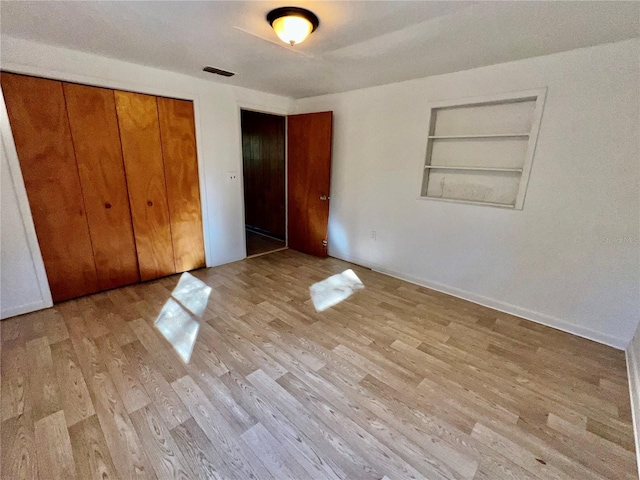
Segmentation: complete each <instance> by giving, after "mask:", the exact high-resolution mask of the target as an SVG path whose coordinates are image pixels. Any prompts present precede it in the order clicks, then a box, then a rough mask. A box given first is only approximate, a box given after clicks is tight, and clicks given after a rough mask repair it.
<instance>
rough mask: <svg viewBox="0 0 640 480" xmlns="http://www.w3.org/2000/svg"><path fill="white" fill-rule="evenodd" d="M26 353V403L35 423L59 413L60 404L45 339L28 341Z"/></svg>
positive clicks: (47, 343)
mask: <svg viewBox="0 0 640 480" xmlns="http://www.w3.org/2000/svg"><path fill="white" fill-rule="evenodd" d="M26 351H27V365H28V366H29V375H30V381H29V396H28V397H27V402H28V404H29V406H30V407H31V409H32V411H33V420H34V422H37V421H38V420H40V419H41V418H45V417H48V416H49V415H52V414H53V413H56V412H57V411H59V410H60V409H61V408H62V402H61V400H60V392H59V389H58V381H57V379H56V376H55V373H54V370H53V359H52V357H51V349H50V348H49V342H48V341H47V339H46V337H40V338H37V339H35V340H30V341H28V342H27V350H26ZM25 408H28V407H25Z"/></svg>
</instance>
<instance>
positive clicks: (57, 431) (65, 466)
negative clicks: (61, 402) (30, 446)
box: [34, 410, 77, 480]
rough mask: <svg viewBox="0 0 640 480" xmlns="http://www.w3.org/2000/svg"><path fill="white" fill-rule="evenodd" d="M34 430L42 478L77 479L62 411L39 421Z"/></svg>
mask: <svg viewBox="0 0 640 480" xmlns="http://www.w3.org/2000/svg"><path fill="white" fill-rule="evenodd" d="M34 429H35V437H36V451H37V454H38V470H39V472H40V476H41V477H43V476H44V477H47V478H55V479H58V478H59V479H68V480H73V479H75V478H77V477H76V465H75V462H74V460H73V450H72V448H71V439H70V438H69V431H68V430H67V420H66V419H65V418H64V412H63V411H62V410H60V411H58V412H56V413H53V414H51V415H49V416H47V417H44V418H41V419H40V420H37V421H36V422H35V425H34Z"/></svg>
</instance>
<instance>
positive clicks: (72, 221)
mask: <svg viewBox="0 0 640 480" xmlns="http://www.w3.org/2000/svg"><path fill="white" fill-rule="evenodd" d="M1 81H2V90H3V92H4V96H5V101H6V104H7V112H8V114H9V120H10V123H11V129H12V132H13V138H14V141H15V144H16V150H17V152H18V157H19V159H20V166H21V168H22V177H23V178H24V183H25V187H26V190H27V196H28V198H29V205H30V206H31V214H32V216H33V222H34V225H35V229H36V235H37V236H38V242H39V243H40V249H41V251H42V258H43V260H44V266H45V269H46V271H47V277H48V279H49V286H50V288H51V295H52V297H53V300H54V301H55V302H59V301H62V300H67V299H69V298H74V297H78V296H80V295H86V294H87V293H92V292H96V291H98V289H99V287H98V276H97V274H96V265H95V262H94V256H93V250H92V246H91V239H90V236H89V226H88V225H87V215H86V212H85V206H84V200H83V197H82V188H81V186H80V177H79V175H78V167H77V165H76V159H75V154H74V149H73V142H72V140H71V132H70V130H69V121H68V118H67V109H66V105H65V98H64V92H63V89H62V83H61V82H57V81H54V80H44V79H42V78H34V77H26V76H22V75H13V74H8V73H3V74H2V76H1Z"/></svg>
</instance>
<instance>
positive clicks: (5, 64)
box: [0, 37, 293, 318]
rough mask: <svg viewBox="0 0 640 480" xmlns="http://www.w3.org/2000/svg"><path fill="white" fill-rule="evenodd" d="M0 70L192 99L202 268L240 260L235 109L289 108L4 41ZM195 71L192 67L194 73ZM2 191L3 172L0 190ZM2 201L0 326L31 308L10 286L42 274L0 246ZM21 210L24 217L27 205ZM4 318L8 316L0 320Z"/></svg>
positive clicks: (10, 222)
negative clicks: (21, 308)
mask: <svg viewBox="0 0 640 480" xmlns="http://www.w3.org/2000/svg"><path fill="white" fill-rule="evenodd" d="M0 66H1V67H2V68H3V69H5V70H9V71H14V72H20V73H27V74H33V75H39V76H45V77H50V78H57V79H61V80H68V81H75V82H78V83H85V84H90V85H98V86H104V87H110V88H120V89H126V90H132V91H137V92H143V93H150V94H156V95H165V96H172V97H178V98H185V99H193V100H194V107H195V115H196V135H197V143H198V157H199V158H198V161H199V168H200V187H201V195H202V198H203V221H204V230H205V243H206V245H205V250H206V254H207V265H209V266H213V265H220V264H223V263H228V262H232V261H236V260H240V259H242V258H244V257H246V248H245V237H244V209H243V200H242V146H241V138H240V107H246V108H250V109H254V110H261V111H267V112H273V113H280V114H286V113H288V112H290V111H291V110H292V108H293V100H291V99H289V98H286V97H281V96H277V95H270V94H267V93H262V92H257V91H253V90H248V89H244V88H237V87H232V86H228V85H224V84H222V83H215V82H211V81H206V80H202V79H198V78H194V77H189V76H186V75H182V74H178V73H173V72H168V71H164V70H158V69H155V68H150V67H145V66H141V65H134V64H131V63H127V62H122V61H119V60H114V59H110V58H106V57H100V56H96V55H91V54H87V53H82V52H78V51H73V50H68V49H63V48H57V47H52V46H47V45H42V44H36V43H33V42H28V41H25V40H19V39H14V38H10V37H2V51H1V57H0ZM201 67H202V66H201V65H194V69H195V70H196V71H198V70H199V69H200V68H201ZM2 132H3V133H2V136H3V141H5V142H6V143H8V144H10V145H11V147H12V148H14V147H13V139H12V138H11V135H10V131H9V130H7V129H3V130H2ZM7 132H9V133H7ZM18 168H19V167H18ZM3 169H4V164H3ZM228 172H237V173H239V175H238V180H236V181H235V182H231V181H229V180H227V173H228ZM5 183H6V182H5V175H4V170H3V183H2V185H3V187H4V186H5ZM20 187H22V188H23V186H22V185H20ZM2 200H3V205H2V231H3V237H2V245H1V248H2V260H3V264H2V280H3V282H2V285H1V294H2V296H1V298H2V312H3V314H2V317H3V318H5V316H8V315H9V314H10V313H11V312H13V311H14V309H15V308H17V307H18V306H19V305H22V303H15V302H25V304H30V303H33V304H34V305H35V304H36V303H37V302H38V298H36V292H35V289H33V291H32V290H31V289H28V288H25V289H24V290H23V292H24V296H25V298H19V299H18V298H16V297H15V296H14V295H12V294H11V293H10V292H13V291H14V290H15V289H19V288H22V285H19V284H18V282H22V281H23V280H26V277H25V276H27V275H30V273H29V272H30V271H32V270H33V269H34V268H35V269H37V268H42V262H41V259H40V260H38V259H37V258H36V259H35V260H33V261H28V259H27V257H26V256H20V257H16V256H14V253H13V250H11V249H14V248H15V247H16V246H15V245H14V244H13V243H12V242H10V241H7V242H6V243H5V234H6V235H7V236H8V237H10V236H11V235H19V233H17V232H18V231H19V222H17V219H18V218H19V214H18V205H16V204H12V203H11V202H7V204H6V205H5V202H4V200H5V198H4V188H3V197H2ZM25 201H26V199H25ZM26 209H27V212H28V205H27V206H26ZM17 215H18V216H17ZM28 220H29V221H31V220H30V218H29V219H28ZM22 253H23V254H24V252H22ZM5 257H6V258H7V259H8V260H6V262H5ZM9 258H11V260H9ZM47 288H48V287H47ZM47 294H48V292H47ZM5 311H6V312H9V313H8V314H7V315H5ZM21 313H22V312H21Z"/></svg>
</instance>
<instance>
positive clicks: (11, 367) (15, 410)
mask: <svg viewBox="0 0 640 480" xmlns="http://www.w3.org/2000/svg"><path fill="white" fill-rule="evenodd" d="M3 323H4V322H3ZM0 361H1V362H2V365H0V388H1V389H2V390H1V391H0V402H1V406H2V421H4V420H7V419H9V418H12V417H17V416H18V415H22V414H23V413H24V412H25V406H26V399H27V397H28V396H29V393H28V391H29V378H30V376H29V374H28V367H27V357H26V349H25V347H24V346H18V345H16V346H13V347H9V348H6V347H3V348H2V352H0ZM30 408H31V406H30V405H29V406H28V409H30Z"/></svg>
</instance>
